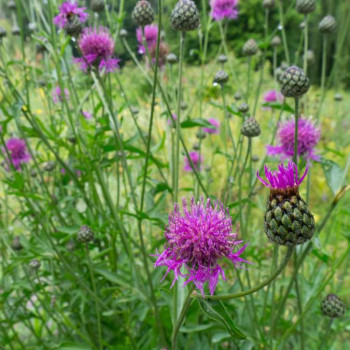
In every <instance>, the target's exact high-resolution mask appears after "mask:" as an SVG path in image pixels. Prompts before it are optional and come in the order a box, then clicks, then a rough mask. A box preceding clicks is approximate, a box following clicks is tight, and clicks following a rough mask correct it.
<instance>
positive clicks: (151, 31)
mask: <svg viewBox="0 0 350 350" xmlns="http://www.w3.org/2000/svg"><path fill="white" fill-rule="evenodd" d="M144 35H145V41H146V44H147V48H148V50H149V51H151V50H152V49H154V48H155V47H156V46H157V37H158V26H157V25H156V24H149V25H147V26H145V27H144ZM136 38H137V41H138V43H139V51H138V52H139V54H141V55H144V54H145V53H146V48H145V47H144V45H143V44H144V42H143V38H142V29H141V27H139V28H137V29H136Z"/></svg>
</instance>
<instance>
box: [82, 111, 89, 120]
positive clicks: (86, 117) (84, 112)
mask: <svg viewBox="0 0 350 350" xmlns="http://www.w3.org/2000/svg"><path fill="white" fill-rule="evenodd" d="M81 114H82V115H83V117H84V118H85V119H86V120H90V119H92V114H91V113H90V112H87V111H82V112H81Z"/></svg>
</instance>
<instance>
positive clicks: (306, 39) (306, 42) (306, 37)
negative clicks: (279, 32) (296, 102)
mask: <svg viewBox="0 0 350 350" xmlns="http://www.w3.org/2000/svg"><path fill="white" fill-rule="evenodd" d="M304 22H305V28H304V57H303V58H304V64H303V67H304V72H305V74H306V75H307V71H308V65H307V53H308V49H309V22H308V16H307V14H306V15H305V20H304ZM304 103H305V106H304V115H307V94H305V96H304Z"/></svg>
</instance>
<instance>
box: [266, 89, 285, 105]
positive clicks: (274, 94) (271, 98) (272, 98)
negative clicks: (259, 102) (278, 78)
mask: <svg viewBox="0 0 350 350" xmlns="http://www.w3.org/2000/svg"><path fill="white" fill-rule="evenodd" d="M282 100H283V95H282V94H281V93H280V92H279V91H276V90H269V91H266V92H265V94H264V101H265V102H279V101H282Z"/></svg>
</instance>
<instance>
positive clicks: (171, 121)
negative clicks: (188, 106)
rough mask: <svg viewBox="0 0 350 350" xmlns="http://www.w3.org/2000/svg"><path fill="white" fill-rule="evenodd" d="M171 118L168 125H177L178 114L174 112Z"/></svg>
mask: <svg viewBox="0 0 350 350" xmlns="http://www.w3.org/2000/svg"><path fill="white" fill-rule="evenodd" d="M171 119H172V120H171ZM171 119H170V118H169V119H168V121H167V123H168V125H169V126H174V124H175V125H176V120H177V115H176V114H172V115H171Z"/></svg>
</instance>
